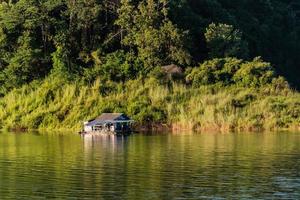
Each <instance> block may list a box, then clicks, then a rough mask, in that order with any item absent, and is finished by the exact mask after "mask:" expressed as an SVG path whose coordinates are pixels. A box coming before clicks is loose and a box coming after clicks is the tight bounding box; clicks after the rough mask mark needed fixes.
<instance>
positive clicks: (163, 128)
mask: <svg viewBox="0 0 300 200" xmlns="http://www.w3.org/2000/svg"><path fill="white" fill-rule="evenodd" d="M0 130H2V131H3V130H6V131H9V132H20V133H21V132H23V133H25V132H29V131H34V132H40V131H44V132H53V131H54V132H74V133H78V132H80V131H81V130H79V129H77V128H57V129H50V128H39V129H31V128H26V127H17V126H16V127H13V128H1V129H0ZM274 131H275V132H277V131H300V126H290V127H285V128H279V127H275V128H270V129H268V128H262V127H259V128H257V127H247V126H245V127H233V126H230V125H226V124H223V125H222V124H221V125H216V124H211V125H210V126H207V125H206V126H194V125H192V124H182V123H170V124H166V123H148V124H145V123H143V124H137V125H135V126H134V128H133V132H137V133H139V132H140V133H145V132H147V133H152V132H154V133H163V132H171V133H178V132H194V133H201V132H219V133H233V132H234V133H242V132H247V133H257V132H274Z"/></svg>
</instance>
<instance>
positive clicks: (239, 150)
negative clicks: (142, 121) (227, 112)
mask: <svg viewBox="0 0 300 200" xmlns="http://www.w3.org/2000/svg"><path fill="white" fill-rule="evenodd" d="M45 198H51V199H52V198H56V199H130V200H131V199H133V200H134V199H137V200H142V199H149V200H150V199H151V200H155V199H159V200H161V199H162V200H163V199H166V200H169V199H180V200H181V199H300V133H266V134H258V133H257V134H177V135H174V134H161V135H139V134H136V135H132V136H129V137H112V136H106V137H101V136H100V137H99V136H98V137H95V136H94V137H92V136H86V137H81V136H79V135H76V134H67V135H59V134H42V135H39V134H31V133H26V134H12V133H1V134H0V199H45Z"/></svg>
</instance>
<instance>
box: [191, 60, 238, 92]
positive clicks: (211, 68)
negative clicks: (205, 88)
mask: <svg viewBox="0 0 300 200" xmlns="http://www.w3.org/2000/svg"><path fill="white" fill-rule="evenodd" d="M241 63H242V60H238V59H236V58H224V59H213V60H210V61H206V62H204V63H203V64H201V65H200V67H199V68H194V69H193V70H192V71H191V73H190V74H188V75H187V77H186V79H187V81H188V82H190V83H191V84H192V85H193V86H194V87H199V86H201V85H212V84H219V85H223V86H227V85H230V84H233V83H234V82H233V76H234V74H235V73H236V72H237V70H238V69H239V68H240V65H241Z"/></svg>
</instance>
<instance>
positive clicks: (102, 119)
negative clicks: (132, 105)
mask: <svg viewBox="0 0 300 200" xmlns="http://www.w3.org/2000/svg"><path fill="white" fill-rule="evenodd" d="M116 121H119V122H123V121H132V120H131V119H130V118H129V117H127V116H126V115H125V114H123V113H103V114H102V115H100V116H99V117H97V118H96V119H95V120H92V121H89V122H88V123H87V124H86V126H94V125H96V124H105V123H110V122H111V123H113V122H116Z"/></svg>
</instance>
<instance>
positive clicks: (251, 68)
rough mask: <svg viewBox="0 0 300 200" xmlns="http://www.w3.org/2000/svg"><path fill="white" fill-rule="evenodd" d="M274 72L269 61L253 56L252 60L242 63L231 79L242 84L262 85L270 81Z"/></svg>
mask: <svg viewBox="0 0 300 200" xmlns="http://www.w3.org/2000/svg"><path fill="white" fill-rule="evenodd" d="M275 77H276V76H275V72H274V69H273V67H272V66H271V64H270V63H266V62H263V61H262V60H261V59H260V58H255V59H254V60H253V61H252V62H246V63H243V64H242V65H241V67H240V69H239V70H238V71H237V72H236V74H235V75H234V77H233V80H234V81H235V82H237V83H239V84H240V85H242V86H246V87H247V86H254V87H257V86H263V85H266V84H270V83H272V81H273V79H274V78H275Z"/></svg>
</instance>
